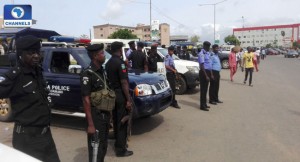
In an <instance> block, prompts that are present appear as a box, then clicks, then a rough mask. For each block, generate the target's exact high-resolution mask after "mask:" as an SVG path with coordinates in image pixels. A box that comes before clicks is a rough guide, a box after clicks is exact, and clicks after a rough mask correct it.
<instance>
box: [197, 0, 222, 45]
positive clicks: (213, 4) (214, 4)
mask: <svg viewBox="0 0 300 162" xmlns="http://www.w3.org/2000/svg"><path fill="white" fill-rule="evenodd" d="M225 1H227V0H223V1H220V2H217V3H211V4H199V6H214V43H215V42H216V5H217V4H220V3H223V2H225Z"/></svg>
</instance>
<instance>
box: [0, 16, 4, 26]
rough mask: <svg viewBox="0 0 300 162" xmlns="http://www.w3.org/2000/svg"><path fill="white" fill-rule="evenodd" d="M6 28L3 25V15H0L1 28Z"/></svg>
mask: <svg viewBox="0 0 300 162" xmlns="http://www.w3.org/2000/svg"><path fill="white" fill-rule="evenodd" d="M2 28H4V26H3V16H0V29H2Z"/></svg>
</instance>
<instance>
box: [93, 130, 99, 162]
mask: <svg viewBox="0 0 300 162" xmlns="http://www.w3.org/2000/svg"><path fill="white" fill-rule="evenodd" d="M92 147H93V162H97V156H98V147H99V131H98V130H96V132H95V134H94V135H93V137H92Z"/></svg>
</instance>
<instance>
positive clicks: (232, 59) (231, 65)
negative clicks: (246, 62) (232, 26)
mask: <svg viewBox="0 0 300 162" xmlns="http://www.w3.org/2000/svg"><path fill="white" fill-rule="evenodd" d="M228 63H229V68H230V81H232V82H233V76H234V74H235V73H236V69H237V64H236V52H235V48H231V52H230V54H229V58H228Z"/></svg>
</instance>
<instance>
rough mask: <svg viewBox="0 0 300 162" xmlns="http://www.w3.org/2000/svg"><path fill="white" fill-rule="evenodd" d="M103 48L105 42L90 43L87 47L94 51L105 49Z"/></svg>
mask: <svg viewBox="0 0 300 162" xmlns="http://www.w3.org/2000/svg"><path fill="white" fill-rule="evenodd" d="M103 48H104V45H103V43H101V44H93V45H88V46H87V47H86V48H85V49H86V50H88V51H89V52H94V51H100V50H103Z"/></svg>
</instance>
